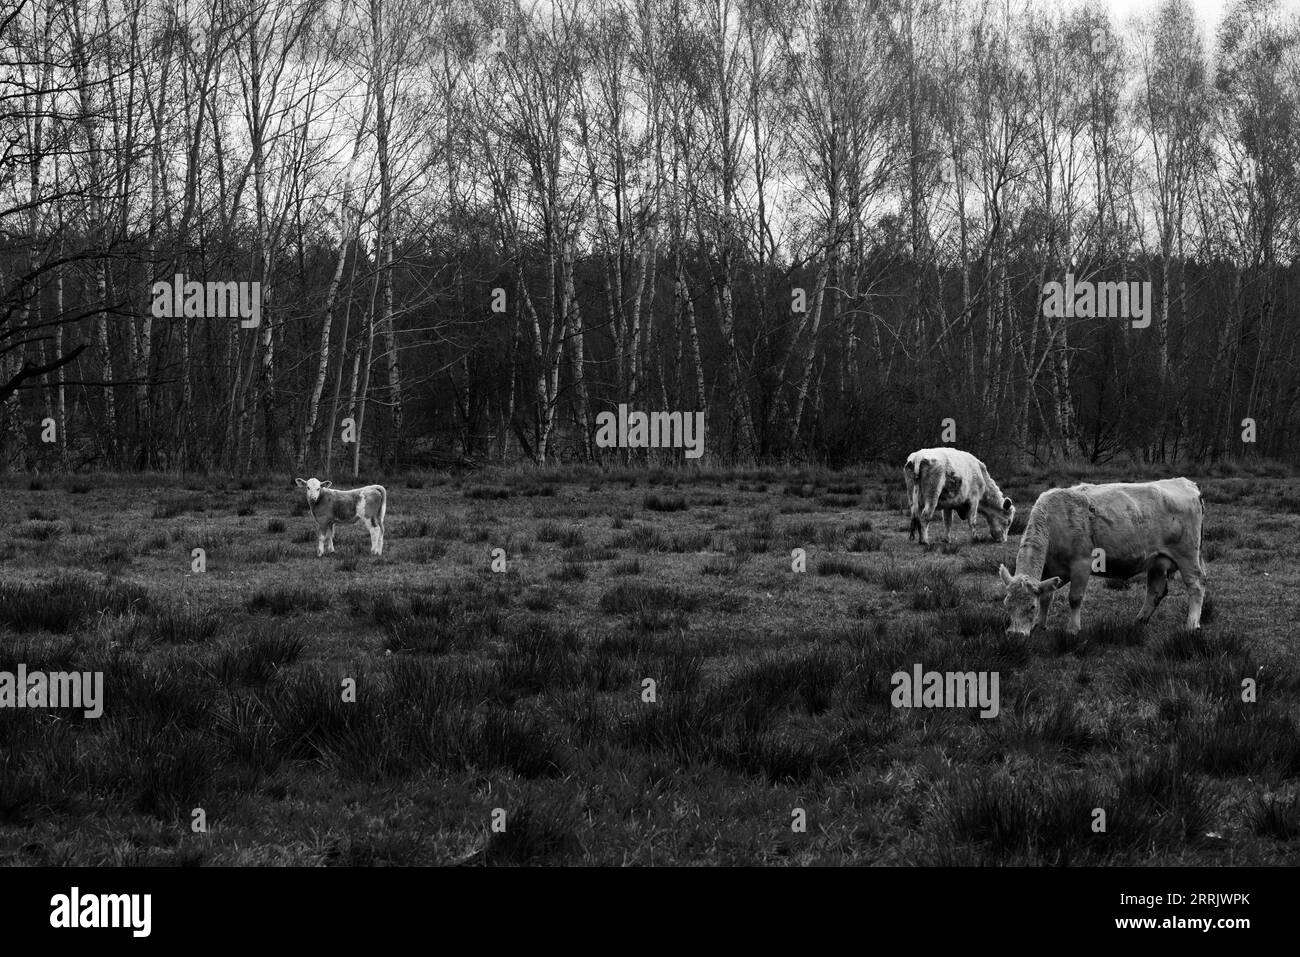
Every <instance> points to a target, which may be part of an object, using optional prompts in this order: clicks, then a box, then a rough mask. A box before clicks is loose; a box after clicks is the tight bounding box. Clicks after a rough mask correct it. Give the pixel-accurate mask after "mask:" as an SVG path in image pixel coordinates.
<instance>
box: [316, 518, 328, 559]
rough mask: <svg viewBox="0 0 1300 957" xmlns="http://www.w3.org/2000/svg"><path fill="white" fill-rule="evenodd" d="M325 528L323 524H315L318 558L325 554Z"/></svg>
mask: <svg viewBox="0 0 1300 957" xmlns="http://www.w3.org/2000/svg"><path fill="white" fill-rule="evenodd" d="M325 528H326V526H324V525H317V526H316V557H317V558H320V557H321V556H322V555H324V554H325Z"/></svg>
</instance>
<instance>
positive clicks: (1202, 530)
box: [1196, 488, 1210, 578]
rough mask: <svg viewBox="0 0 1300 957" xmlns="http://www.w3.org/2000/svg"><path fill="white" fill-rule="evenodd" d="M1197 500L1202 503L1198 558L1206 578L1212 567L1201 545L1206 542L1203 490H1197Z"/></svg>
mask: <svg viewBox="0 0 1300 957" xmlns="http://www.w3.org/2000/svg"><path fill="white" fill-rule="evenodd" d="M1196 501H1198V502H1200V503H1201V527H1200V529H1199V531H1200V534H1199V535H1198V536H1197V538H1196V560H1197V561H1198V562H1200V565H1201V577H1202V578H1206V577H1208V576H1209V574H1210V569H1209V568H1208V567H1207V566H1206V564H1205V550H1204V549H1203V548H1202V547H1201V546H1202V545H1203V544H1204V542H1205V496H1204V495H1202V494H1201V490H1200V489H1199V488H1198V489H1197V490H1196Z"/></svg>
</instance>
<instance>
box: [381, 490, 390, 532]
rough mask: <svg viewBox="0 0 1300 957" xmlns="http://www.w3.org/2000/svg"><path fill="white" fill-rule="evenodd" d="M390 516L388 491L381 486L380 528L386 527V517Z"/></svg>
mask: <svg viewBox="0 0 1300 957" xmlns="http://www.w3.org/2000/svg"><path fill="white" fill-rule="evenodd" d="M387 514H388V489H386V488H384V487H383V486H382V485H381V486H379V527H380V528H383V527H384V516H385V515H387Z"/></svg>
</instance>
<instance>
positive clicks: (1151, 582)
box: [1137, 558, 1173, 625]
mask: <svg viewBox="0 0 1300 957" xmlns="http://www.w3.org/2000/svg"><path fill="white" fill-rule="evenodd" d="M1172 567H1173V562H1170V561H1168V560H1166V559H1165V558H1157V559H1156V560H1155V563H1154V564H1153V565H1152V566H1151V570H1150V571H1149V572H1147V600H1146V601H1145V602H1143V603H1142V610H1141V611H1140V612H1138V617H1137V620H1138V624H1139V625H1145V624H1146V623H1147V622H1148V621H1150V620H1151V616H1152V615H1154V614H1155V613H1156V609H1157V608H1158V607H1160V603H1161V602H1162V601H1164V598H1165V594H1166V593H1167V592H1168V591H1169V569H1171V568H1172Z"/></svg>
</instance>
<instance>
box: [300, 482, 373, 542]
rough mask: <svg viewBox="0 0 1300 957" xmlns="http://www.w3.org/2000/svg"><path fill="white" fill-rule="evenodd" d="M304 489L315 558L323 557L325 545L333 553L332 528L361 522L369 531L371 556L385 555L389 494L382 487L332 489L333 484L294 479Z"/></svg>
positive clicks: (367, 486)
mask: <svg viewBox="0 0 1300 957" xmlns="http://www.w3.org/2000/svg"><path fill="white" fill-rule="evenodd" d="M294 481H295V482H297V483H298V486H299V487H300V488H305V489H306V490H307V509H308V511H310V512H311V517H312V518H314V519H315V520H316V555H317V557H320V556H321V555H324V554H325V547H326V545H328V546H329V550H330V554H333V553H334V526H335V525H348V524H350V523H352V522H362V523H364V524H365V526H366V530H367V531H369V532H370V554H372V555H382V554H383V553H384V514H385V513H386V512H387V511H388V492H387V491H385V490H384V487H383V486H382V485H366V486H363V487H361V488H354V489H348V490H346V491H344V490H342V489H334V488H332V486H333V484H334V483H333V482H321V481H318V480H317V479H314V478H310V479H306V480H303V479H294Z"/></svg>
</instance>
